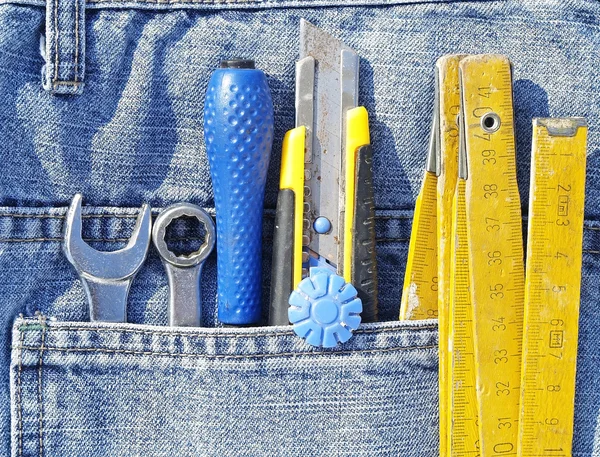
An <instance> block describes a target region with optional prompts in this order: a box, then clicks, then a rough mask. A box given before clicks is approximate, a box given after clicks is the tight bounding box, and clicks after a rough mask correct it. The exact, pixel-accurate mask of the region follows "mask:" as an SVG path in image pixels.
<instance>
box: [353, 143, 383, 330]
mask: <svg viewBox="0 0 600 457" xmlns="http://www.w3.org/2000/svg"><path fill="white" fill-rule="evenodd" d="M355 202H356V203H355V209H354V226H353V227H352V233H353V236H352V240H353V242H352V244H353V245H352V259H353V261H352V278H351V279H352V281H351V282H352V284H353V285H354V287H356V290H357V291H358V297H359V298H360V299H361V300H362V304H363V312H362V314H361V316H362V321H363V322H377V255H376V252H375V198H374V194H373V149H372V148H371V146H370V145H366V146H361V147H360V148H358V150H357V154H356V186H355Z"/></svg>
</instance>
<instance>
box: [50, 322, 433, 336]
mask: <svg viewBox="0 0 600 457" xmlns="http://www.w3.org/2000/svg"><path fill="white" fill-rule="evenodd" d="M437 328H438V327H437V325H424V326H422V327H400V328H375V329H358V330H356V331H354V335H372V334H377V333H385V332H404V331H410V332H415V331H419V330H436V329H437ZM48 331H49V332H58V331H83V332H86V331H93V332H96V333H115V332H117V333H131V334H139V335H157V336H182V337H201V338H233V339H236V338H251V337H273V336H294V335H295V333H294V332H293V331H292V330H289V331H284V332H272V333H235V334H227V333H213V334H206V333H204V334H201V333H191V332H177V331H169V330H142V329H134V328H114V329H113V328H99V327H81V326H71V325H64V324H61V325H59V326H54V325H50V326H48Z"/></svg>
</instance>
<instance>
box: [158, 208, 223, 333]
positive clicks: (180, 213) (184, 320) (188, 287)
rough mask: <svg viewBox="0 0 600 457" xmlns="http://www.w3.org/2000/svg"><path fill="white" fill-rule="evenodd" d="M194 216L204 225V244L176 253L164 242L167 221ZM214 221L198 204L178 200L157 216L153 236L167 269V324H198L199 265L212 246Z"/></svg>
mask: <svg viewBox="0 0 600 457" xmlns="http://www.w3.org/2000/svg"><path fill="white" fill-rule="evenodd" d="M184 216H187V217H195V218H196V219H198V221H200V223H201V224H203V225H204V228H205V230H206V235H205V237H204V243H203V244H202V246H200V249H198V250H197V251H195V252H192V253H191V254H189V255H180V256H177V255H175V254H174V253H173V252H171V251H170V250H169V248H168V247H167V243H166V242H165V232H166V229H167V227H168V226H169V224H171V222H173V221H174V220H176V219H179V218H180V217H184ZM215 238H216V235H215V224H214V222H213V220H212V218H211V217H210V216H209V215H208V214H207V213H206V212H205V211H204V210H203V209H202V208H200V207H199V206H196V205H192V204H190V203H177V204H175V205H172V206H169V207H168V208H166V209H165V210H164V211H163V212H162V213H160V215H159V216H158V217H157V218H156V221H155V223H154V228H153V229H152V239H153V241H154V246H156V250H157V251H158V253H159V255H160V258H161V260H162V262H163V265H164V266H165V270H166V271H167V278H168V281H169V325H170V326H172V327H199V326H200V325H201V321H202V295H201V292H200V275H201V274H202V265H203V264H204V261H205V260H206V258H207V257H208V256H209V254H210V253H211V251H212V250H213V247H214V245H215Z"/></svg>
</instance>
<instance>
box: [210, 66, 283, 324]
mask: <svg viewBox="0 0 600 457" xmlns="http://www.w3.org/2000/svg"><path fill="white" fill-rule="evenodd" d="M231 62H233V64H232V63H231ZM236 62H242V63H245V64H244V65H241V64H240V65H238V64H236ZM248 62H251V61H226V62H225V64H224V65H223V66H226V67H229V68H220V69H217V70H215V72H214V73H213V75H212V77H211V79H210V82H209V83H208V88H207V91H206V100H205V106H204V139H205V141H206V153H207V155H208V160H209V164H210V174H211V178H212V184H213V190H214V193H215V208H216V213H217V218H216V219H217V275H218V281H217V289H218V290H217V295H218V299H217V300H218V308H219V314H218V317H219V320H220V321H221V322H223V323H225V324H232V325H246V324H252V323H255V322H257V321H259V320H260V317H261V295H262V283H261V272H262V264H261V258H262V220H263V199H264V193H265V182H266V178H267V170H268V168H269V159H270V156H271V146H272V143H273V102H272V101H271V94H270V92H269V86H268V84H267V78H266V77H265V74H264V73H263V72H262V71H260V70H256V69H254V68H252V67H253V65H249V64H247V63H248Z"/></svg>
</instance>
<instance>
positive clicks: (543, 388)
mask: <svg viewBox="0 0 600 457" xmlns="http://www.w3.org/2000/svg"><path fill="white" fill-rule="evenodd" d="M358 70H359V56H358V54H357V53H356V52H355V51H353V50H352V49H350V48H349V47H347V46H346V45H344V44H343V43H342V42H341V41H339V40H337V39H335V38H334V37H332V36H330V35H328V34H327V33H325V32H324V31H322V30H320V29H319V28H317V27H315V26H313V25H312V24H310V23H308V22H306V21H304V20H302V21H301V23H300V60H299V61H298V62H297V64H296V94H295V95H296V106H295V107H296V123H295V128H293V129H292V130H290V131H288V132H287V133H286V135H285V137H284V139H283V150H282V160H281V175H280V190H279V195H278V201H277V209H276V216H275V231H274V239H273V264H272V278H271V297H270V307H269V311H270V312H269V325H289V324H290V323H291V324H292V327H291V328H292V329H293V331H294V332H295V333H296V334H297V335H299V336H300V337H301V338H304V339H305V340H306V342H307V343H308V344H311V345H314V346H322V347H334V346H336V345H338V344H339V343H343V342H346V341H347V340H348V339H349V338H351V336H352V332H353V331H354V330H356V329H357V328H358V326H359V325H360V323H361V322H373V321H377V265H376V257H375V224H374V220H375V219H374V198H373V179H372V168H371V167H372V161H373V150H372V148H371V145H370V134H369V120H368V113H367V111H366V109H365V108H364V107H361V106H359V105H358V76H359V71H358ZM433 111H434V113H433V120H432V128H431V138H430V144H429V151H428V157H427V164H426V170H425V174H424V178H423V183H422V188H421V190H420V193H419V195H418V197H417V201H416V205H415V212H414V220H413V227H412V234H411V238H410V247H409V254H408V260H407V265H406V273H405V280H404V287H403V293H402V299H401V304H400V319H402V320H404V319H427V318H435V317H438V318H439V334H440V339H439V346H440V348H439V355H440V362H439V382H440V455H442V456H453V457H461V456H467V455H481V456H484V457H492V456H509V455H518V456H523V457H533V456H536V457H542V456H548V457H559V456H569V455H571V441H572V433H573V402H574V393H575V370H576V366H575V365H576V356H577V335H578V312H579V294H580V282H581V260H582V259H581V256H582V236H583V214H584V195H585V158H586V136H587V124H586V122H585V120H584V119H582V118H556V119H553V118H548V119H534V120H533V150H532V168H531V189H530V204H529V213H528V214H529V215H528V226H529V228H528V232H529V235H528V239H527V250H526V256H525V254H524V249H523V237H522V215H521V214H522V213H521V206H520V199H519V190H518V186H517V178H516V152H515V132H514V113H513V98H512V66H511V63H510V61H509V60H508V59H507V58H506V57H504V56H501V55H494V54H486V55H449V56H444V57H442V58H440V59H439V60H438V62H437V64H436V67H435V106H434V110H433ZM273 130H274V122H273V103H272V100H271V96H270V92H269V87H268V82H267V78H266V76H265V74H264V73H263V72H262V71H260V70H258V69H255V68H254V62H253V61H251V60H243V59H233V60H226V61H223V62H222V63H221V68H220V69H217V70H216V71H215V72H214V73H213V74H212V77H211V79H210V82H209V84H208V89H207V94H206V100H205V111H204V133H205V141H206V148H207V155H208V159H209V163H210V172H211V178H212V184H213V189H214V195H215V208H216V219H217V224H216V229H215V225H214V223H213V220H212V218H211V217H210V216H209V215H208V214H207V213H206V212H204V211H203V210H202V209H201V208H199V207H197V206H195V205H192V204H189V203H179V204H175V205H173V206H171V207H168V208H166V209H164V210H163V211H162V212H161V213H160V215H159V216H158V217H157V219H156V221H155V222H154V227H153V229H151V226H152V221H151V214H150V208H149V207H148V205H144V206H143V207H142V210H141V212H140V215H139V217H138V219H137V223H136V225H135V229H134V232H133V235H132V237H131V240H130V241H129V243H128V244H127V246H126V247H125V248H123V249H121V250H119V251H115V252H99V251H96V250H94V249H93V248H91V247H90V246H88V245H87V244H86V243H85V242H84V241H83V240H82V236H81V200H82V197H81V195H79V194H78V195H76V196H75V198H74V199H73V201H72V203H71V206H70V208H69V210H68V212H67V217H66V223H65V231H64V233H65V238H64V252H65V254H66V256H67V258H68V260H69V261H70V262H71V263H72V264H73V265H74V267H75V269H76V271H77V273H78V274H79V276H80V279H81V281H82V283H83V286H84V289H85V292H86V294H87V297H88V300H89V307H90V318H91V320H93V321H109V322H125V321H126V314H127V313H126V303H127V294H128V291H129V287H130V285H131V282H132V280H133V278H134V276H135V274H136V273H137V272H138V270H139V269H140V267H141V265H142V264H143V262H144V260H145V258H146V254H147V251H148V247H149V244H150V239H151V238H152V239H153V241H154V245H155V247H156V250H157V251H158V253H159V255H160V258H161V260H162V262H163V264H164V267H165V270H166V274H167V278H168V284H169V290H170V297H169V324H170V325H171V326H200V325H201V324H202V322H201V314H202V313H201V301H202V299H201V292H200V275H201V272H202V265H203V262H204V261H205V260H206V258H207V257H208V255H209V254H210V252H211V251H212V249H213V247H214V245H215V239H216V247H217V262H218V294H217V295H218V296H217V302H218V317H219V320H220V321H221V322H222V323H223V324H226V325H253V324H256V323H257V322H259V320H260V318H261V301H262V300H261V295H262V287H261V284H262V278H261V271H262V266H261V257H262V246H261V243H262V217H263V197H264V189H265V182H266V179H267V170H268V166H269V160H270V153H271V146H272V142H273ZM181 217H191V218H196V219H197V220H198V221H199V222H200V223H201V224H202V226H203V227H204V230H205V237H204V243H203V244H202V246H201V247H200V249H199V250H198V251H196V252H194V253H191V254H189V255H176V254H175V253H173V252H171V251H170V250H169V249H168V247H167V244H166V241H165V233H166V229H167V227H168V226H169V225H170V224H171V223H172V222H173V221H174V220H176V219H179V218H181Z"/></svg>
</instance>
